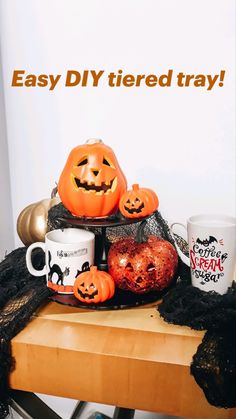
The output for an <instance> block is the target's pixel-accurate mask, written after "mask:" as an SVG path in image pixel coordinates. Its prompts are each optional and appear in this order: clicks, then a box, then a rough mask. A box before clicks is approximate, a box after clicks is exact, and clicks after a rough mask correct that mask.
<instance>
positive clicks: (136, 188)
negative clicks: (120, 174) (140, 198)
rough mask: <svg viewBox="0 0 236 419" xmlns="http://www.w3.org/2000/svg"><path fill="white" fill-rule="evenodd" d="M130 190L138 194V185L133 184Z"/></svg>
mask: <svg viewBox="0 0 236 419" xmlns="http://www.w3.org/2000/svg"><path fill="white" fill-rule="evenodd" d="M132 188H133V191H134V192H138V191H139V184H138V183H134V184H133V185H132Z"/></svg>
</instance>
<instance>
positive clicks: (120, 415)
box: [112, 407, 135, 419]
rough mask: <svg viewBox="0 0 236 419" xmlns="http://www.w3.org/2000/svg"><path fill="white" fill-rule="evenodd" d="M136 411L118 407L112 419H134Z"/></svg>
mask: <svg viewBox="0 0 236 419" xmlns="http://www.w3.org/2000/svg"><path fill="white" fill-rule="evenodd" d="M134 414H135V410H134V409H126V408H124V407H116V408H115V411H114V415H113V418H112V419H133V417H134Z"/></svg>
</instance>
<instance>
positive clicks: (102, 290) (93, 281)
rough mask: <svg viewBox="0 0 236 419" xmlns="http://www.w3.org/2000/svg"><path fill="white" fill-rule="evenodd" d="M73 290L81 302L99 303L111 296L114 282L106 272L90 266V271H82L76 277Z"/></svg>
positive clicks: (113, 291)
mask: <svg viewBox="0 0 236 419" xmlns="http://www.w3.org/2000/svg"><path fill="white" fill-rule="evenodd" d="M73 290H74V295H75V297H76V298H78V300H80V301H82V302H83V303H87V304H91V303H100V302H103V301H106V300H109V298H111V297H113V295H114V293H115V283H114V280H113V278H112V276H111V275H109V274H108V273H107V272H104V271H99V270H98V269H97V266H91V267H90V271H86V272H83V273H82V274H80V275H79V276H78V277H77V278H76V280H75V283H74V287H73Z"/></svg>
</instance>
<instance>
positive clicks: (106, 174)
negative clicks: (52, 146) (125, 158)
mask: <svg viewBox="0 0 236 419" xmlns="http://www.w3.org/2000/svg"><path fill="white" fill-rule="evenodd" d="M126 188H127V183H126V178H125V176H124V174H123V172H122V170H121V168H120V166H119V163H118V161H117V159H116V156H115V154H114V152H113V151H112V149H111V148H110V147H108V146H107V145H105V144H103V142H102V141H101V140H88V141H87V143H86V144H83V145H80V146H78V147H76V148H74V149H73V150H72V151H71V153H70V155H69V157H68V160H67V162H66V165H65V167H64V169H63V172H62V174H61V176H60V180H59V183H58V192H59V195H60V198H61V200H62V202H63V204H64V206H65V207H66V208H67V209H68V210H69V211H70V212H71V213H72V214H74V215H77V216H84V217H104V216H107V215H110V214H112V213H114V212H115V211H116V210H117V208H118V205H119V200H120V197H121V195H122V194H123V193H124V192H125V191H126Z"/></svg>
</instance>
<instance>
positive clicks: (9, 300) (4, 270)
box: [0, 247, 51, 419]
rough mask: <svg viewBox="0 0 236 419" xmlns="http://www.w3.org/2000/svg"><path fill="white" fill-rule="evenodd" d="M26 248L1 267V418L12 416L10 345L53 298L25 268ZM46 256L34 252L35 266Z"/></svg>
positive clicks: (16, 251) (41, 281) (39, 267)
mask: <svg viewBox="0 0 236 419" xmlns="http://www.w3.org/2000/svg"><path fill="white" fill-rule="evenodd" d="M25 253H26V248H25V247H21V248H19V249H16V250H14V251H13V252H11V253H10V254H9V255H8V256H6V258H5V259H4V260H3V261H2V262H1V263H0V310H1V311H0V418H1V419H2V418H5V417H6V416H7V415H8V413H9V410H8V374H9V372H10V370H11V368H12V367H13V366H14V360H13V359H12V358H11V350H10V341H11V339H12V338H13V337H14V336H15V335H16V334H17V333H19V332H20V331H21V330H22V329H23V328H24V327H25V325H26V324H27V323H28V321H29V320H30V318H31V316H32V314H33V313H34V312H35V310H36V309H37V308H38V307H39V306H40V305H41V304H42V303H43V302H44V301H45V300H46V299H47V298H48V296H49V295H50V294H51V292H50V291H49V289H48V288H47V287H46V283H45V277H37V278H36V277H33V276H32V275H30V274H29V272H28V271H27V268H26V264H25ZM43 263H44V262H43V254H42V252H41V251H37V250H34V252H33V264H34V266H35V268H36V269H41V268H42V267H43Z"/></svg>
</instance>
